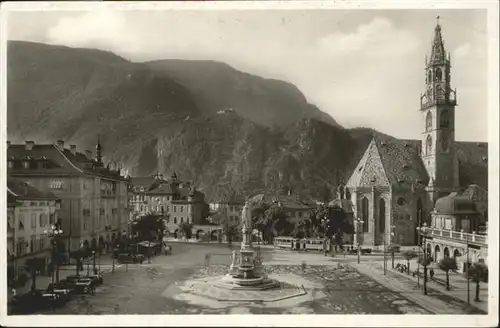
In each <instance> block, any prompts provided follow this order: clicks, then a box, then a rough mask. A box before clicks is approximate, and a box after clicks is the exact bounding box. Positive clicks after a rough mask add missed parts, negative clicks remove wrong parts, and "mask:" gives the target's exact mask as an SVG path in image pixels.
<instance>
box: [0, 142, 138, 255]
mask: <svg viewBox="0 0 500 328" xmlns="http://www.w3.org/2000/svg"><path fill="white" fill-rule="evenodd" d="M7 172H8V174H9V176H12V177H15V178H19V179H22V180H23V181H25V182H26V183H28V184H29V185H30V186H32V187H34V188H36V189H38V190H40V191H44V192H52V193H54V194H55V195H56V196H57V197H58V198H59V199H61V209H60V218H61V225H62V230H63V231H64V235H63V238H65V239H66V244H67V250H69V251H73V250H75V249H78V248H79V247H80V246H81V245H84V246H90V247H96V246H97V245H98V244H99V243H100V244H105V243H106V242H111V241H112V240H113V239H114V238H116V237H117V236H118V235H120V233H121V232H123V231H124V230H126V226H127V221H128V216H129V215H128V208H127V206H128V197H127V190H128V187H127V186H128V179H127V178H126V177H124V176H122V174H121V172H120V170H118V169H112V168H110V165H108V166H106V167H105V166H104V164H103V161H102V148H101V145H100V144H99V142H98V143H97V145H96V154H95V157H94V158H93V157H92V152H91V151H88V150H86V151H85V152H84V153H81V152H78V151H77V149H76V146H75V145H70V147H69V148H65V147H64V141H62V140H58V141H57V142H56V143H55V144H40V145H38V144H35V142H34V141H26V143H25V144H24V145H23V144H10V143H9V142H8V145H7Z"/></svg>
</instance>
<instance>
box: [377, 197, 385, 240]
mask: <svg viewBox="0 0 500 328" xmlns="http://www.w3.org/2000/svg"><path fill="white" fill-rule="evenodd" d="M378 223H379V225H378V227H379V230H378V231H379V232H380V233H381V234H382V238H385V235H384V234H385V200H384V199H383V198H380V201H379V203H378Z"/></svg>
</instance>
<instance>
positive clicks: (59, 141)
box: [57, 140, 64, 150]
mask: <svg viewBox="0 0 500 328" xmlns="http://www.w3.org/2000/svg"><path fill="white" fill-rule="evenodd" d="M57 147H59V149H60V150H63V149H64V140H57Z"/></svg>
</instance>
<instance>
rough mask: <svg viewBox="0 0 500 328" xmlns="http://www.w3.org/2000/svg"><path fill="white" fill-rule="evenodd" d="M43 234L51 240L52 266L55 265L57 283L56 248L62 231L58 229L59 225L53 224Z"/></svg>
mask: <svg viewBox="0 0 500 328" xmlns="http://www.w3.org/2000/svg"><path fill="white" fill-rule="evenodd" d="M44 233H45V234H46V235H47V236H48V237H49V238H50V239H51V241H50V242H51V244H52V264H53V265H55V269H56V270H55V272H56V282H59V258H58V256H57V255H58V254H57V246H58V241H59V237H60V236H61V235H62V234H63V230H62V229H60V227H59V223H54V224H52V225H51V226H50V227H49V229H47V230H45V231H44ZM52 282H54V268H53V269H52Z"/></svg>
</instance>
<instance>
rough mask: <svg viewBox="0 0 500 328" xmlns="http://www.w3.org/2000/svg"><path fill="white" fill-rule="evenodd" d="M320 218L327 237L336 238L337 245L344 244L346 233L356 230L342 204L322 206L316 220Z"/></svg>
mask: <svg viewBox="0 0 500 328" xmlns="http://www.w3.org/2000/svg"><path fill="white" fill-rule="evenodd" d="M318 219H319V220H320V222H321V226H322V230H323V233H324V235H325V237H327V238H329V239H331V238H334V240H335V244H336V245H339V246H342V244H343V236H344V233H353V231H354V227H353V225H352V223H351V222H349V220H348V219H347V215H346V213H345V211H344V210H343V209H342V208H341V207H340V206H337V205H334V206H326V207H325V206H321V207H320V209H319V210H318V212H317V214H316V220H318Z"/></svg>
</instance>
